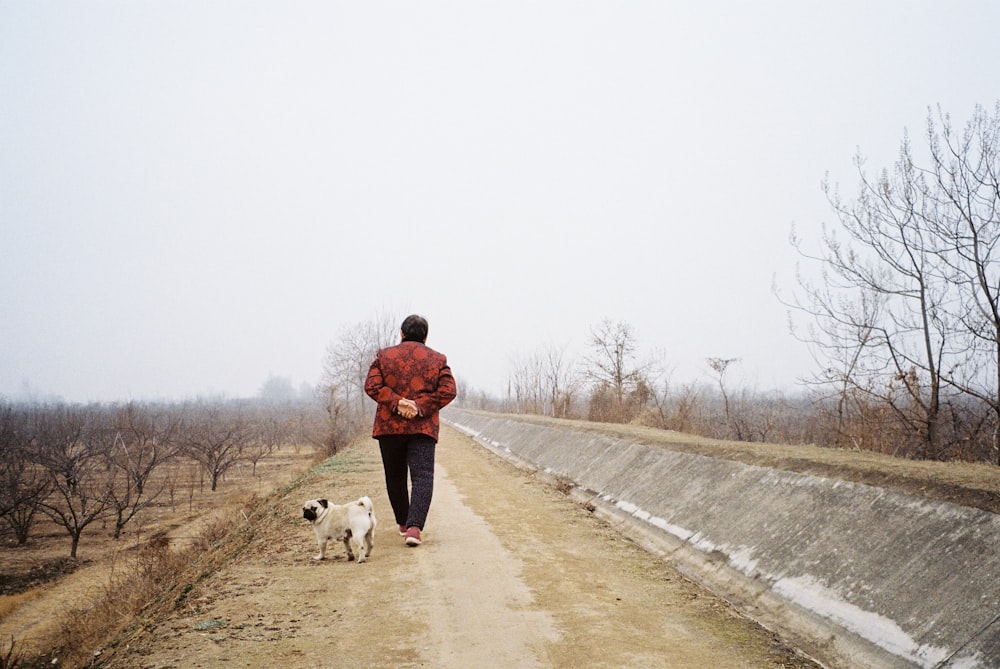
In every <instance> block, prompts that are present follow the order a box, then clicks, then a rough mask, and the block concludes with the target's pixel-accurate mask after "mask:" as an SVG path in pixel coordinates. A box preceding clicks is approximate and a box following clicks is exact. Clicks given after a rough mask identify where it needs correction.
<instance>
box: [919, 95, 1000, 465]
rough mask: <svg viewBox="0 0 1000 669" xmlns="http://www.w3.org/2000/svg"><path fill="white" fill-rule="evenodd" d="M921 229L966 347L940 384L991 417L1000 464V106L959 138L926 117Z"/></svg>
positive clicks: (980, 110)
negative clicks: (933, 242)
mask: <svg viewBox="0 0 1000 669" xmlns="http://www.w3.org/2000/svg"><path fill="white" fill-rule="evenodd" d="M927 142H928V145H929V148H930V167H929V168H928V169H927V170H925V171H923V173H922V174H926V175H927V179H926V184H927V192H926V194H925V197H926V199H927V200H928V202H929V204H928V207H927V210H928V211H927V215H926V225H927V227H928V229H929V231H930V232H931V234H933V235H934V236H935V238H936V239H937V240H938V243H939V247H940V249H941V252H940V253H939V257H940V259H941V260H942V261H943V264H944V265H945V268H946V271H947V272H948V278H949V280H950V281H951V282H952V283H953V284H954V285H955V286H956V288H957V291H958V296H959V297H958V300H957V302H958V307H957V311H956V310H955V309H953V310H952V314H955V315H956V316H957V320H958V321H959V322H960V323H961V329H962V334H963V335H964V340H965V343H967V345H968V348H964V347H963V349H962V350H963V351H964V355H963V357H962V359H961V361H960V362H961V364H956V365H952V366H950V367H949V368H948V369H946V370H945V372H944V379H945V381H946V382H947V383H948V384H950V385H951V386H952V387H954V388H956V389H958V390H959V391H961V392H962V393H964V394H967V395H969V396H971V397H974V398H975V399H977V400H979V401H981V402H983V403H985V404H986V405H987V406H988V407H989V409H990V411H991V412H992V414H993V417H992V424H993V433H992V440H991V448H992V452H993V459H994V461H995V462H996V463H997V464H1000V101H998V102H997V103H996V105H995V106H994V109H993V112H992V113H990V112H989V111H987V110H986V109H985V108H984V107H982V106H977V107H976V109H975V112H974V113H973V115H972V118H971V119H970V120H969V122H968V123H967V125H966V127H965V131H964V132H962V133H961V134H958V133H956V132H955V131H954V130H953V128H952V125H951V119H950V117H949V116H948V115H947V114H945V113H943V112H942V111H941V110H940V108H939V109H938V111H937V114H936V115H935V114H933V113H930V114H928V121H927Z"/></svg>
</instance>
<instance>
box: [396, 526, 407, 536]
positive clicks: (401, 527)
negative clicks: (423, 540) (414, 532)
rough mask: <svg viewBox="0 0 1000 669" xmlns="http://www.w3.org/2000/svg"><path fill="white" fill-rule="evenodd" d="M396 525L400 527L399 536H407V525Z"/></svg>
mask: <svg viewBox="0 0 1000 669" xmlns="http://www.w3.org/2000/svg"><path fill="white" fill-rule="evenodd" d="M396 527H397V528H398V529H399V536H401V537H405V536H406V525H397V526H396Z"/></svg>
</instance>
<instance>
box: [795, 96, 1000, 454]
mask: <svg viewBox="0 0 1000 669" xmlns="http://www.w3.org/2000/svg"><path fill="white" fill-rule="evenodd" d="M998 126H1000V106H998V112H997V113H995V114H994V115H992V116H991V115H989V114H987V113H986V112H985V111H984V110H982V109H981V108H979V109H977V111H976V113H975V115H974V116H973V118H972V120H971V121H970V122H969V125H968V126H967V128H966V132H965V133H964V134H963V135H962V136H961V137H957V136H956V135H955V133H954V132H953V131H952V130H951V125H950V120H949V119H948V117H947V116H946V115H945V114H943V113H942V112H940V110H939V111H938V113H937V115H936V116H935V115H934V114H933V113H931V114H929V117H928V130H927V140H928V145H929V151H930V156H931V160H930V166H929V167H921V166H920V165H919V164H918V162H917V160H916V159H915V154H914V150H913V148H912V145H911V143H910V141H909V137H908V136H907V135H905V134H904V138H903V142H902V144H901V148H900V152H899V158H898V159H897V161H896V162H895V164H894V166H893V168H892V170H891V171H890V170H882V172H880V173H879V174H878V176H876V177H870V176H869V175H868V173H867V172H866V170H865V165H864V160H863V159H862V158H861V157H860V156H859V157H858V158H857V159H856V166H857V169H858V172H859V174H860V177H861V180H860V186H859V191H858V194H857V196H856V197H855V198H854V199H852V200H846V201H845V200H843V199H842V198H841V197H840V195H839V193H837V192H836V191H835V190H834V189H832V188H831V187H830V186H829V184H825V185H824V190H825V192H826V193H827V195H828V197H829V199H830V203H831V205H832V207H833V210H834V212H835V213H836V215H837V221H838V224H839V228H838V230H839V231H841V232H843V233H845V235H846V237H847V240H846V242H843V241H841V240H840V239H839V238H838V236H837V235H836V233H835V232H828V231H826V230H824V234H823V250H822V252H821V253H818V254H810V253H806V252H804V251H802V246H801V245H800V244H799V243H798V240H796V239H794V238H793V243H795V244H796V246H797V247H798V248H799V250H800V251H801V252H802V253H803V255H804V256H805V257H806V258H809V259H811V260H813V261H816V262H817V263H818V264H819V265H820V266H821V268H822V273H821V275H820V276H821V279H820V280H819V281H818V282H806V281H801V280H800V287H801V288H802V292H801V294H800V296H799V297H798V298H796V299H793V300H791V301H790V302H786V303H787V304H791V305H792V306H794V307H796V308H798V309H801V310H802V311H804V312H805V313H808V314H810V315H811V316H813V317H814V318H815V319H816V322H817V323H818V324H819V327H818V332H819V335H820V336H818V337H811V338H810V339H811V341H812V342H813V343H814V344H817V347H816V348H814V351H819V353H820V357H821V359H823V360H829V361H831V363H835V364H824V365H823V370H824V371H823V372H821V373H820V375H819V376H818V379H817V380H818V381H819V382H829V381H834V382H836V383H837V384H839V386H840V392H841V402H840V403H839V406H840V409H841V410H843V409H844V408H845V407H846V406H847V405H848V402H847V400H848V399H852V400H855V401H856V402H855V403H856V405H857V406H867V405H870V404H871V403H873V402H874V403H878V404H881V405H882V406H884V407H887V408H888V409H889V410H890V411H891V415H892V417H893V418H894V421H895V426H896V428H897V429H898V430H899V434H900V437H901V438H903V439H905V440H909V441H912V442H913V444H914V449H913V451H912V452H913V454H915V455H918V456H920V457H925V458H939V457H943V456H944V455H946V453H947V450H948V449H949V448H950V447H951V446H953V445H954V444H955V443H958V442H959V441H961V440H963V439H964V438H966V437H967V435H959V434H955V433H954V429H953V427H949V431H947V432H946V431H945V429H944V428H945V425H946V424H945V421H944V419H943V412H944V410H945V406H946V405H948V406H949V407H950V409H951V410H953V411H954V410H962V411H967V410H969V408H970V406H971V405H970V404H969V403H968V402H967V400H968V399H970V397H971V398H975V399H977V400H978V401H980V402H983V403H985V404H986V405H987V406H989V407H991V408H992V410H993V412H994V419H993V421H992V422H993V423H994V426H995V429H994V442H993V447H994V450H995V451H996V450H997V446H1000V401H998V397H997V396H998V392H1000V309H998V293H1000V290H998V288H1000V271H998V269H997V261H998V260H1000V259H998V257H997V252H998V245H1000V220H998V219H1000V214H998V212H1000V195H998V188H997V172H998V161H997V150H998V140H1000V135H998ZM963 398H965V399H963ZM957 407H960V409H957ZM955 424H956V422H955V421H949V422H948V425H949V426H953V425H955ZM997 452H998V453H1000V451H997Z"/></svg>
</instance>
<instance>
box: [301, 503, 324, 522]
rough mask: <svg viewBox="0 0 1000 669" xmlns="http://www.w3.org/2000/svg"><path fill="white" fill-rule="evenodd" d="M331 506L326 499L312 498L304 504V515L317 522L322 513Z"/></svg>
mask: <svg viewBox="0 0 1000 669" xmlns="http://www.w3.org/2000/svg"><path fill="white" fill-rule="evenodd" d="M329 506H330V503H329V502H328V501H326V500H325V499H310V500H308V501H307V502H306V503H305V504H303V505H302V517H303V518H305V519H306V520H308V521H311V522H315V521H316V519H317V518H319V517H320V514H322V513H323V511H324V510H325V509H327V508H328V507H329Z"/></svg>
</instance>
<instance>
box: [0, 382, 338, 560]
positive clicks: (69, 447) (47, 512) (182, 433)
mask: <svg viewBox="0 0 1000 669" xmlns="http://www.w3.org/2000/svg"><path fill="white" fill-rule="evenodd" d="M328 421H329V417H328V416H327V415H326V414H325V412H324V411H323V410H322V406H321V405H319V404H318V403H317V402H314V401H312V402H311V401H299V402H284V403H275V402H266V401H259V400H244V401H199V402H193V403H185V404H176V405H175V404H142V403H128V404H122V405H98V404H94V405H86V406H78V405H64V404H44V405H37V404H23V405H22V404H3V405H0V523H3V525H4V526H5V527H4V531H5V532H6V533H8V534H9V535H10V536H11V537H13V540H14V542H15V543H16V544H19V545H23V544H25V543H27V542H28V540H29V538H30V537H31V533H32V529H33V527H34V526H35V523H36V521H37V520H38V519H39V518H42V517H47V518H48V519H50V520H51V521H53V522H54V523H55V525H56V526H57V527H59V528H61V529H63V530H65V532H66V536H67V539H68V542H69V555H70V557H73V558H75V557H76V556H77V550H78V548H79V546H80V542H81V540H82V539H83V537H84V536H85V535H86V533H87V532H90V531H92V530H94V528H97V527H100V528H103V530H102V531H106V532H108V533H109V534H110V535H111V536H113V537H114V538H116V539H117V538H118V537H119V536H121V535H122V533H123V531H124V530H125V529H126V527H128V526H129V524H130V523H131V522H133V520H134V519H136V518H137V517H138V516H139V515H140V513H141V512H142V511H143V510H144V509H147V508H149V507H150V506H151V505H152V504H154V503H157V502H163V501H164V500H165V499H167V498H170V502H171V503H172V504H174V503H176V499H175V497H176V496H177V494H178V492H179V489H180V488H181V486H182V485H186V486H187V487H189V488H192V487H194V486H197V487H198V488H199V491H204V490H205V489H206V488H207V489H208V490H209V491H214V490H216V489H217V488H218V487H219V486H220V485H222V484H223V482H224V481H225V478H226V476H227V474H229V473H230V472H232V471H233V470H234V469H240V470H241V475H243V476H246V475H251V476H252V475H253V473H254V468H255V467H256V464H257V462H258V461H259V460H260V458H262V457H263V456H264V455H266V454H268V453H270V452H272V451H273V450H275V449H278V448H280V447H283V446H298V445H301V444H313V445H315V446H317V447H319V448H320V450H321V451H322V450H324V449H325V448H326V447H327V444H328V443H329V439H328V434H329V433H330V426H329V422H328ZM191 472H194V474H193V475H191ZM182 479H184V483H183V484H182V482H181V480H182ZM191 492H192V493H193V490H192V491H191Z"/></svg>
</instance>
